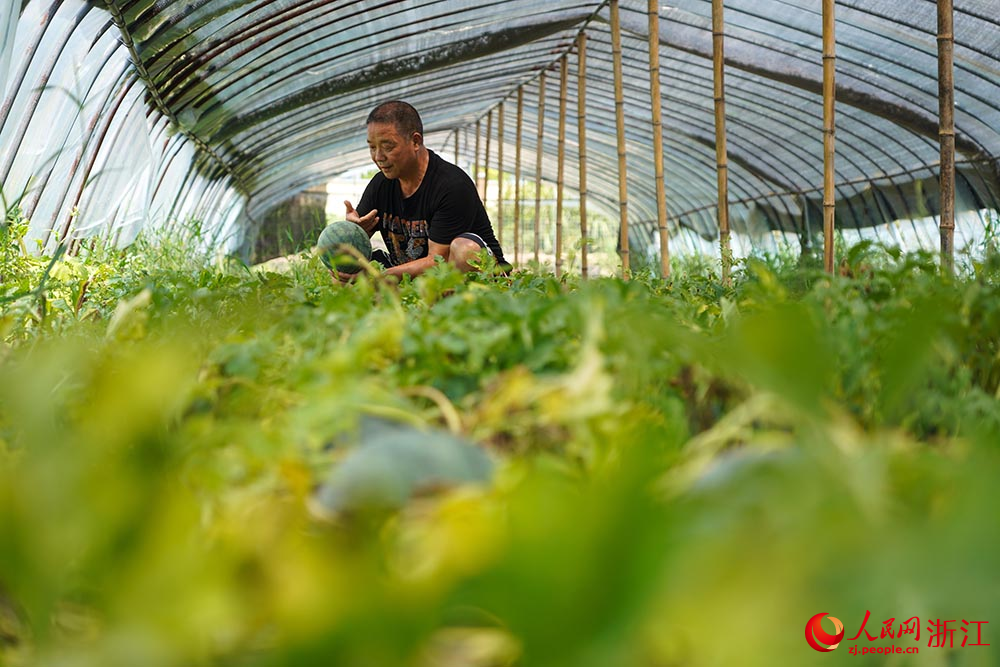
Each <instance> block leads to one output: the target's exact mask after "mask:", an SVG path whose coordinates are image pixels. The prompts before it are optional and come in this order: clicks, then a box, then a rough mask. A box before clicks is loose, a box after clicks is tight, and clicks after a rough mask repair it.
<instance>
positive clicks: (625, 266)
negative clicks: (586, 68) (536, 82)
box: [610, 0, 629, 280]
mask: <svg viewBox="0 0 1000 667" xmlns="http://www.w3.org/2000/svg"><path fill="white" fill-rule="evenodd" d="M610 10H611V56H612V60H613V63H614V75H615V127H616V129H617V133H618V206H619V209H620V211H621V212H620V217H621V220H620V222H619V224H620V229H621V235H620V237H619V241H618V244H619V246H620V248H621V251H620V252H621V258H622V279H623V280H628V276H629V249H628V178H627V171H626V164H625V154H626V146H625V93H624V88H625V86H624V83H623V76H622V29H621V20H620V17H619V11H618V0H611V5H610Z"/></svg>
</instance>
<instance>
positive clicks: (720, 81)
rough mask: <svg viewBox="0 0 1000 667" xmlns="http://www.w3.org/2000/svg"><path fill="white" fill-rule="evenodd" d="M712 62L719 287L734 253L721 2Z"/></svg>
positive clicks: (715, 8) (715, 10) (715, 13)
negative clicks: (730, 216) (720, 271)
mask: <svg viewBox="0 0 1000 667" xmlns="http://www.w3.org/2000/svg"><path fill="white" fill-rule="evenodd" d="M712 59H713V64H714V66H715V162H716V170H717V174H718V180H719V208H718V212H719V254H720V257H721V260H722V284H723V285H729V284H730V275H729V274H730V270H731V268H732V264H733V250H732V246H731V245H730V240H729V237H730V229H729V151H728V150H727V148H726V66H725V63H726V50H725V19H724V4H723V0H712Z"/></svg>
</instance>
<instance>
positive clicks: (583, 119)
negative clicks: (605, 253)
mask: <svg viewBox="0 0 1000 667" xmlns="http://www.w3.org/2000/svg"><path fill="white" fill-rule="evenodd" d="M576 49H577V53H576V54H577V57H578V63H579V64H578V66H577V84H576V121H577V125H576V128H577V137H578V144H579V147H580V150H579V156H580V274H581V275H582V276H583V277H584V278H586V277H587V273H588V268H587V33H584V32H581V33H580V34H579V35H577V38H576Z"/></svg>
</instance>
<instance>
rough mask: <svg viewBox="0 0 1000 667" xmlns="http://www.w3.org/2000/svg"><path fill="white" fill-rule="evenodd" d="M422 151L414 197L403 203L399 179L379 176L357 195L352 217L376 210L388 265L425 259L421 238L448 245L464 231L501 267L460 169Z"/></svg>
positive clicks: (482, 211) (489, 229)
mask: <svg viewBox="0 0 1000 667" xmlns="http://www.w3.org/2000/svg"><path fill="white" fill-rule="evenodd" d="M427 152H428V153H429V155H430V160H429V162H428V164H427V171H426V172H425V173H424V179H423V180H422V181H421V182H420V187H418V188H417V191H416V192H414V193H413V194H412V195H410V196H409V197H407V198H404V197H403V191H402V188H400V186H399V180H398V179H391V180H390V179H388V178H386V177H385V175H384V174H382V172H379V173H377V174H375V177H374V178H372V180H371V181H370V182H369V183H368V187H366V188H365V193H364V194H363V195H362V196H361V201H360V202H359V203H358V205H357V207H356V210H357V212H358V215H361V216H364V215H367V214H368V213H369V212H370V211H372V210H376V211H378V216H379V224H378V226H377V227H376V228H375V229H376V230H378V231H380V232H381V233H382V239H383V240H384V241H385V245H386V247H387V248H388V249H389V257H390V259H391V260H392V263H393V266H397V265H399V264H405V263H406V262H412V261H413V260H415V259H420V258H422V257H426V256H427V247H428V246H427V239H430V240H431V241H434V242H435V243H441V244H442V245H448V244H449V243H451V242H452V241H453V240H455V238H456V237H457V236H458V235H459V234H464V233H466V232H472V233H474V234H478V235H479V236H480V238H482V239H483V240H484V241H485V242H486V245H487V246H489V249H490V250H491V251H492V252H493V256H494V257H495V258H496V260H497V262H498V263H503V262H504V261H505V260H504V258H503V251H502V250H501V249H500V243H498V242H497V239H496V236H495V235H494V234H493V226H492V225H491V224H490V219H489V216H487V215H486V209H485V208H484V207H483V202H482V201H481V200H480V199H479V192H478V191H477V190H476V186H475V184H474V183H473V182H472V179H471V178H470V177H469V175H468V174H466V173H465V172H464V171H462V169H461V168H460V167H457V166H455V165H453V164H451V163H449V162H445V161H444V160H443V159H441V158H440V157H439V156H438V155H437V154H436V153H434V152H433V151H430V150H428V151H427Z"/></svg>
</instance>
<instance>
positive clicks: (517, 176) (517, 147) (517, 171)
mask: <svg viewBox="0 0 1000 667" xmlns="http://www.w3.org/2000/svg"><path fill="white" fill-rule="evenodd" d="M523 130H524V86H523V85H521V86H518V88H517V136H516V137H515V139H514V266H519V265H520V264H521V146H522V135H523V133H524V132H523Z"/></svg>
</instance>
